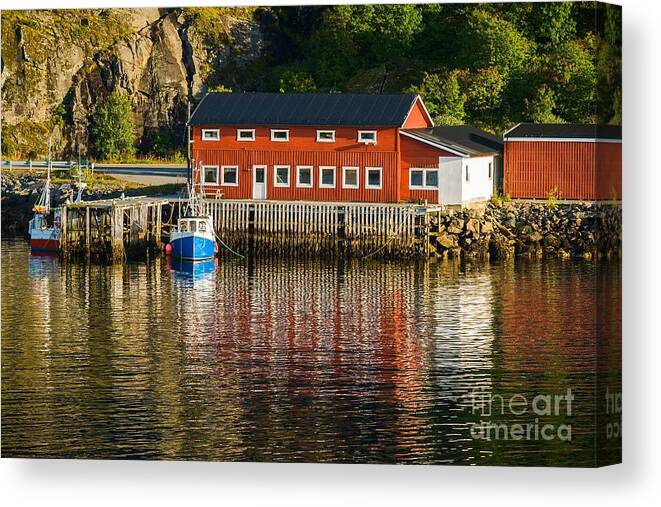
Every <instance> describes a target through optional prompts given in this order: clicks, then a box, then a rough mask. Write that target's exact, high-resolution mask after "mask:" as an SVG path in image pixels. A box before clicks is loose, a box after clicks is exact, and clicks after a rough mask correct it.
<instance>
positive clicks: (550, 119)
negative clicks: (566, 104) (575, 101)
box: [524, 85, 564, 123]
mask: <svg viewBox="0 0 661 507" xmlns="http://www.w3.org/2000/svg"><path fill="white" fill-rule="evenodd" d="M525 106H526V107H525V117H524V119H525V120H526V121H529V122H533V123H564V122H563V121H562V120H561V119H560V118H558V116H556V114H555V112H554V111H555V109H556V106H555V99H554V98H553V90H551V89H549V88H548V87H547V86H545V85H542V86H541V87H539V88H538V89H537V90H536V91H535V95H534V96H533V97H532V98H531V99H525Z"/></svg>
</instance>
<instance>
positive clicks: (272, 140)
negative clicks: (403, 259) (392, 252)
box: [190, 93, 491, 203]
mask: <svg viewBox="0 0 661 507" xmlns="http://www.w3.org/2000/svg"><path fill="white" fill-rule="evenodd" d="M190 126H191V128H192V136H191V139H192V143H193V144H192V156H193V159H194V162H195V167H196V169H195V171H194V175H193V177H194V181H195V183H196V185H198V186H199V187H198V188H201V190H202V192H203V193H205V194H206V195H208V196H210V197H223V198H228V199H269V200H307V201H359V202H390V203H394V202H400V201H416V200H427V201H428V202H430V203H438V202H441V201H440V193H441V192H440V184H441V182H442V181H443V180H442V177H441V176H442V174H441V171H442V170H441V159H442V158H444V157H445V158H447V157H455V158H461V157H464V156H467V152H468V151H470V152H471V153H472V152H473V151H472V150H461V151H460V150H459V149H457V148H456V147H455V149H451V148H448V149H445V148H444V146H445V144H448V143H447V142H445V141H443V139H440V140H439V139H438V138H436V139H432V141H433V142H430V141H429V139H425V136H427V137H429V135H432V136H433V133H430V132H431V131H429V132H427V133H426V134H425V133H424V132H422V131H424V129H431V128H432V127H433V122H432V119H431V117H430V116H429V113H428V112H427V110H426V108H425V106H424V104H423V103H422V100H421V99H420V97H419V96H417V95H414V94H379V95H370V94H345V93H328V94H322V93H311V94H300V93H212V94H208V95H206V96H205V97H204V99H202V101H201V102H200V104H199V105H198V107H197V108H196V110H195V112H194V113H193V115H192V117H191V121H190ZM421 132H422V133H421ZM407 134H408V135H407ZM437 137H438V136H437ZM444 142H445V144H443V143H444ZM411 167H414V168H415V172H414V178H413V180H412V179H411V177H410V169H411ZM485 167H486V166H485ZM486 171H487V169H486V168H485V169H484V171H483V172H485V174H486ZM421 174H422V177H423V178H424V182H423V183H422V184H420V183H419V182H418V179H419V177H420V175H421ZM459 184H461V183H459ZM490 195H491V194H490V193H489V195H488V196H486V198H488V197H490Z"/></svg>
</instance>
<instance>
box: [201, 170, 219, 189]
mask: <svg viewBox="0 0 661 507" xmlns="http://www.w3.org/2000/svg"><path fill="white" fill-rule="evenodd" d="M207 169H215V170H216V182H215V183H208V182H207V178H206V174H207ZM219 180H220V178H219V174H218V166H217V165H203V166H202V185H203V186H205V187H206V186H218V184H219V183H218V181H219Z"/></svg>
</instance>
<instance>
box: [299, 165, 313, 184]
mask: <svg viewBox="0 0 661 507" xmlns="http://www.w3.org/2000/svg"><path fill="white" fill-rule="evenodd" d="M301 169H310V184H309V185H308V184H305V185H304V184H301ZM296 187H298V188H312V187H314V167H313V166H311V165H297V166H296Z"/></svg>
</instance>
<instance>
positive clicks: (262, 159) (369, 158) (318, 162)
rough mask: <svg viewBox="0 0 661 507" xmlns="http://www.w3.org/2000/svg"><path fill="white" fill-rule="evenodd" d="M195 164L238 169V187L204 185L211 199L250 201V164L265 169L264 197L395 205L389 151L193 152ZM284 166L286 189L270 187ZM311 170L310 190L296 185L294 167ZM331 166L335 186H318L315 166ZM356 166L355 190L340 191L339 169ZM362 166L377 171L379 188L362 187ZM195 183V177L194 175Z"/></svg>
mask: <svg viewBox="0 0 661 507" xmlns="http://www.w3.org/2000/svg"><path fill="white" fill-rule="evenodd" d="M195 157H196V161H202V163H203V164H204V165H217V166H219V167H222V166H224V165H237V166H238V167H239V185H238V186H220V185H205V186H204V189H203V190H204V193H205V194H206V195H209V196H214V195H216V194H217V192H218V191H220V192H221V193H222V197H223V198H226V199H251V198H252V195H253V194H252V192H253V175H252V170H253V166H254V165H265V166H267V173H266V185H267V187H266V188H267V190H266V198H267V199H268V200H274V199H275V200H287V201H297V200H304V201H347V202H397V201H398V196H397V191H398V185H397V179H396V167H395V166H396V154H395V152H394V151H392V152H376V151H369V152H356V151H346V152H342V151H319V152H313V151H271V150H260V151H257V150H250V151H249V150H195ZM276 165H287V166H289V168H290V172H289V186H288V187H276V186H275V185H274V166H276ZM297 166H312V167H313V173H312V174H313V186H312V188H300V187H297V186H296V167H297ZM320 166H330V167H335V168H336V169H335V187H334V188H320V187H319V167H320ZM343 167H358V169H359V188H357V189H344V188H342V168H343ZM366 167H380V168H381V180H382V185H381V189H368V188H365V181H366V170H365V168H366ZM196 183H198V184H199V175H197V174H196Z"/></svg>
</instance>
